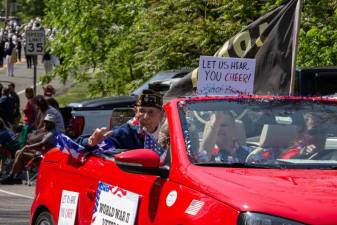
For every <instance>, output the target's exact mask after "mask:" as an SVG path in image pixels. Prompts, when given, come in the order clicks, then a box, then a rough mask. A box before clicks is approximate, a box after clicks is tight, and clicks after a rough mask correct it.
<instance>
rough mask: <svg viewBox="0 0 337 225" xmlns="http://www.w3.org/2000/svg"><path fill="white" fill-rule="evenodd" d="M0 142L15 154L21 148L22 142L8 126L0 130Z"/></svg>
mask: <svg viewBox="0 0 337 225" xmlns="http://www.w3.org/2000/svg"><path fill="white" fill-rule="evenodd" d="M0 144H1V145H2V147H3V148H5V149H7V150H9V151H11V152H12V153H13V154H14V153H15V152H16V150H18V149H19V148H20V143H19V142H18V141H17V140H16V135H15V134H14V132H13V131H11V130H9V129H6V128H4V129H2V130H0Z"/></svg>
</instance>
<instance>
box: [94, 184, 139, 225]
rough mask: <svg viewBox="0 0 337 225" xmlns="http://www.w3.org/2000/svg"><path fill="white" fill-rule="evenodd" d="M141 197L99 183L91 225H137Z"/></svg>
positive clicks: (116, 187)
mask: <svg viewBox="0 0 337 225" xmlns="http://www.w3.org/2000/svg"><path fill="white" fill-rule="evenodd" d="M138 200H139V195H137V194H136V193H133V192H130V191H127V190H124V189H122V188H119V187H118V186H113V185H109V184H105V183H103V182H99V184H98V189H97V194H96V202H95V208H94V212H93V215H92V221H91V224H94V225H98V224H99V225H103V224H116V225H117V224H118V225H129V224H132V225H133V224H135V219H136V215H137V209H138Z"/></svg>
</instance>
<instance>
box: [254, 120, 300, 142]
mask: <svg viewBox="0 0 337 225" xmlns="http://www.w3.org/2000/svg"><path fill="white" fill-rule="evenodd" d="M296 133H297V127H296V126H295V125H288V124H287V125H281V124H264V125H263V128H262V132H261V136H260V144H259V147H262V148H288V147H289V146H290V145H291V144H292V143H293V141H294V139H295V137H296Z"/></svg>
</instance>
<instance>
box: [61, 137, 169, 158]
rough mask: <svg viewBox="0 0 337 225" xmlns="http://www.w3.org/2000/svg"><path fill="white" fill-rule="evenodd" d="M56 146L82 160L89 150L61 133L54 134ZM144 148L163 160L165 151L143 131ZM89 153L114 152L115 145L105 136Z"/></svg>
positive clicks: (102, 153)
mask: <svg viewBox="0 0 337 225" xmlns="http://www.w3.org/2000/svg"><path fill="white" fill-rule="evenodd" d="M55 138H56V140H57V145H56V146H57V147H58V148H59V149H60V150H61V151H67V152H68V153H69V154H70V155H71V156H72V157H74V158H75V159H80V160H81V161H82V160H84V158H85V155H86V154H87V153H89V151H88V150H87V149H86V148H85V147H83V146H82V145H80V144H78V143H76V142H75V141H73V140H72V139H71V138H69V137H68V136H66V135H65V134H63V133H61V132H60V133H57V134H56V137H55ZM144 148H149V149H152V150H153V151H154V152H156V153H157V154H158V156H159V157H160V161H161V162H163V161H164V159H165V156H166V151H165V150H164V149H163V148H162V147H161V145H160V144H159V143H158V142H157V141H156V140H155V139H154V138H153V137H152V135H151V134H149V133H146V132H145V137H144ZM90 153H92V154H94V155H98V156H101V155H104V154H107V153H110V154H113V153H116V147H115V146H114V143H113V142H112V140H111V139H109V138H107V139H105V140H104V141H103V142H102V143H100V144H98V145H97V148H95V149H93V150H92V149H91V150H90Z"/></svg>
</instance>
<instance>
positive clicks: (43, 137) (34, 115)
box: [0, 83, 65, 183]
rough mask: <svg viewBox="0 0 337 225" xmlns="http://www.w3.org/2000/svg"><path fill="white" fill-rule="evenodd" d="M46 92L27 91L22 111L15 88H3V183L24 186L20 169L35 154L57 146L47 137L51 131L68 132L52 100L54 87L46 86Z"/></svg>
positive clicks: (0, 151)
mask: <svg viewBox="0 0 337 225" xmlns="http://www.w3.org/2000/svg"><path fill="white" fill-rule="evenodd" d="M43 90H44V95H36V96H35V95H34V91H33V89H32V88H26V89H25V96H26V98H27V102H26V104H25V106H24V107H23V110H22V111H20V99H19V97H18V95H17V93H16V92H15V84H14V83H10V84H8V86H7V87H3V86H0V93H1V94H0V157H1V159H2V161H1V162H2V163H1V175H2V176H4V179H2V180H0V183H13V182H14V183H15V182H21V179H19V177H20V174H19V172H21V170H22V167H20V166H18V165H23V164H24V163H25V162H26V161H27V160H29V159H31V158H32V157H33V155H34V154H32V152H34V151H36V152H42V151H43V150H48V149H50V148H51V147H53V146H56V142H55V140H54V141H53V140H51V135H47V134H48V133H49V132H50V131H51V130H52V131H55V130H56V129H57V130H59V131H60V132H63V131H64V130H65V128H64V121H63V117H62V115H61V113H60V111H59V108H58V102H57V101H56V100H55V98H54V97H53V95H54V94H55V89H54V87H53V86H52V85H47V86H46V87H43ZM21 115H22V118H21ZM21 121H22V122H21ZM54 128H55V129H54ZM6 162H7V164H6ZM13 163H14V164H13ZM12 164H13V168H12V169H11V170H8V168H6V166H9V167H10V166H11V165H12ZM17 168H19V169H17ZM12 170H13V171H12ZM16 171H18V172H16ZM13 174H14V175H15V176H13Z"/></svg>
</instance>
